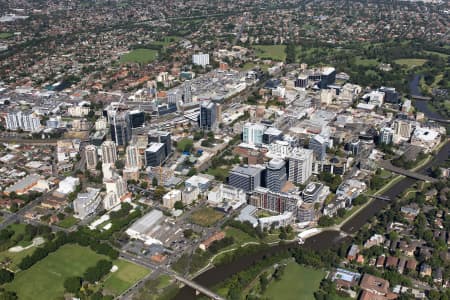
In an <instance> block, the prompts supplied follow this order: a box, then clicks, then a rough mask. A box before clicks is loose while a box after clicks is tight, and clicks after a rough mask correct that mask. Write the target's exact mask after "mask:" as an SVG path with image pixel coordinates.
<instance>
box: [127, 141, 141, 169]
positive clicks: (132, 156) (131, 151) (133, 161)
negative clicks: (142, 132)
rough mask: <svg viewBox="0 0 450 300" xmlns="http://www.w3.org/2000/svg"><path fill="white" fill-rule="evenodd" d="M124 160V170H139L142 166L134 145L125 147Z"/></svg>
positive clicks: (137, 150)
mask: <svg viewBox="0 0 450 300" xmlns="http://www.w3.org/2000/svg"><path fill="white" fill-rule="evenodd" d="M125 159H126V161H125V167H126V168H140V167H141V165H142V164H141V157H140V155H139V149H138V147H137V146H136V145H129V146H128V147H127V149H126V157H125Z"/></svg>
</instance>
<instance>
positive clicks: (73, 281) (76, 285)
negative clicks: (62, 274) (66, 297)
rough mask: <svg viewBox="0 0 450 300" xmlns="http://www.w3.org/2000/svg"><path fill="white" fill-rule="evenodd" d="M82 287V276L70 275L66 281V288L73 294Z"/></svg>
mask: <svg viewBox="0 0 450 300" xmlns="http://www.w3.org/2000/svg"><path fill="white" fill-rule="evenodd" d="M80 288H81V278H80V277H69V278H67V279H66V280H65V281H64V289H65V290H66V291H67V292H69V293H72V294H76V293H78V292H79V291H80Z"/></svg>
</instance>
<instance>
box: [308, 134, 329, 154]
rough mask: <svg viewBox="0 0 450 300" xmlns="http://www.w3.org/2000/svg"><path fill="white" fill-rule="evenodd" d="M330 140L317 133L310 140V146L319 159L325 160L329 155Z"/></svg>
mask: <svg viewBox="0 0 450 300" xmlns="http://www.w3.org/2000/svg"><path fill="white" fill-rule="evenodd" d="M328 143H329V140H328V139H326V138H325V137H324V136H322V135H319V134H316V135H314V136H313V137H312V138H311V139H310V140H309V146H308V148H309V149H311V150H313V151H314V154H315V155H316V159H317V160H324V159H325V157H326V156H327V146H328Z"/></svg>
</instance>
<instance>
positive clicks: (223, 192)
mask: <svg viewBox="0 0 450 300" xmlns="http://www.w3.org/2000/svg"><path fill="white" fill-rule="evenodd" d="M208 203H209V204H210V205H213V206H215V207H221V208H223V209H224V210H228V209H230V208H232V209H237V208H239V207H240V206H242V205H244V204H245V203H247V196H246V193H245V191H244V190H242V189H239V188H235V187H233V186H231V185H225V184H220V185H218V186H216V187H214V188H213V189H212V190H211V191H209V193H208Z"/></svg>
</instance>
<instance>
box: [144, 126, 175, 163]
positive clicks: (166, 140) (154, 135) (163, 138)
mask: <svg viewBox="0 0 450 300" xmlns="http://www.w3.org/2000/svg"><path fill="white" fill-rule="evenodd" d="M148 142H149V143H163V144H164V155H165V156H166V157H167V156H169V154H170V153H171V152H172V135H171V134H170V132H168V131H160V130H150V131H149V132H148Z"/></svg>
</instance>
